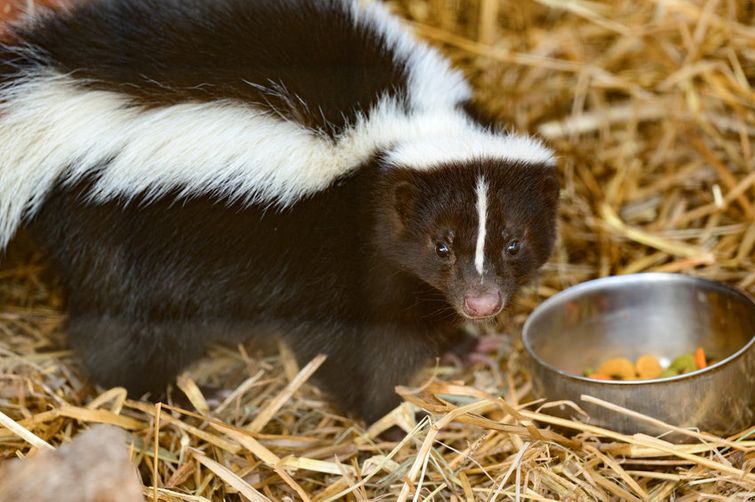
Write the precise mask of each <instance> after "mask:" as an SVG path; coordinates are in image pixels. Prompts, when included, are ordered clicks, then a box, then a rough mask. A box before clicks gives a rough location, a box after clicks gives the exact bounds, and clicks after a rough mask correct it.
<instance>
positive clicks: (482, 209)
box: [474, 176, 488, 276]
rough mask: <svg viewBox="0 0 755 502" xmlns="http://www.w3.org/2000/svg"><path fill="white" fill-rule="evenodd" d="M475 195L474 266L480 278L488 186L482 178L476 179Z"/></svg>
mask: <svg viewBox="0 0 755 502" xmlns="http://www.w3.org/2000/svg"><path fill="white" fill-rule="evenodd" d="M475 193H476V194H477V217H478V225H477V249H476V250H475V256H474V266H475V268H476V269H477V273H478V274H480V276H482V273H483V271H484V266H485V233H486V228H485V227H486V223H487V218H488V184H487V182H486V181H485V178H483V177H482V176H480V177H479V178H477V187H476V188H475Z"/></svg>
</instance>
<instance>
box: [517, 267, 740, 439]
mask: <svg viewBox="0 0 755 502" xmlns="http://www.w3.org/2000/svg"><path fill="white" fill-rule="evenodd" d="M523 341H524V346H525V348H526V350H527V352H528V353H529V356H530V361H531V369H532V378H533V390H534V392H535V394H536V395H537V396H538V397H543V398H546V399H547V400H549V401H561V400H568V401H573V402H574V403H575V404H577V405H578V406H579V407H580V408H582V409H583V410H584V411H585V412H586V413H587V414H588V415H589V417H590V418H589V423H591V424H593V425H598V426H602V427H607V428H610V429H611V430H614V431H618V432H623V433H627V434H633V433H637V432H642V433H645V434H653V435H656V434H662V433H664V432H667V431H666V430H663V429H662V428H659V427H658V426H656V425H653V424H652V423H649V422H648V421H645V420H641V419H638V418H633V417H632V416H628V415H627V414H624V413H620V412H618V411H612V410H610V409H607V408H605V407H602V406H597V405H594V404H591V403H588V402H584V401H581V399H580V398H581V396H582V395H590V396H593V397H596V398H598V399H602V400H604V401H609V402H611V403H614V404H617V405H620V406H622V407H625V408H628V409H631V410H634V411H636V412H639V413H642V414H644V415H648V416H650V417H653V418H655V419H659V420H662V421H663V422H666V423H669V424H671V425H675V426H680V427H697V428H699V429H701V430H703V431H707V432H713V433H717V434H723V435H726V434H732V433H735V432H739V431H742V430H744V429H746V428H747V427H749V426H751V425H753V424H755V301H754V300H753V299H752V298H751V297H750V296H748V295H747V294H745V293H743V292H742V291H739V290H737V289H735V288H731V287H729V286H726V285H723V284H720V283H717V282H713V281H708V280H704V279H697V278H693V277H688V276H685V275H680V274H656V273H647V274H635V275H625V276H615V277H607V278H604V279H597V280H594V281H590V282H586V283H583V284H580V285H577V286H574V287H572V288H569V289H567V290H565V291H563V292H561V293H559V294H557V295H555V296H553V297H552V298H549V299H548V300H547V301H545V302H543V303H542V304H541V305H540V306H539V307H538V308H537V309H535V311H534V312H533V313H532V315H531V316H530V317H529V319H528V320H527V322H526V324H525V326H524V333H523ZM696 347H702V348H703V349H704V350H705V353H706V354H707V355H709V356H711V357H714V358H715V359H717V362H715V363H714V364H711V365H710V366H708V367H707V368H705V369H701V370H697V371H694V372H691V373H686V374H683V375H679V376H675V377H671V378H663V379H655V380H628V381H609V380H596V379H591V378H587V377H584V376H582V372H583V371H584V368H587V367H597V366H598V365H600V364H601V362H603V361H605V360H606V359H609V358H612V357H626V358H629V359H631V360H635V359H636V358H637V357H638V356H640V355H643V354H654V355H656V356H657V357H659V358H660V359H661V360H663V359H666V360H672V359H674V358H675V357H677V356H679V355H682V354H685V353H690V352H693V351H694V350H695V348H696ZM549 412H550V413H554V414H558V415H561V416H567V417H570V418H571V417H576V416H577V413H576V411H575V410H574V409H573V408H571V407H569V406H560V407H559V408H558V409H556V410H555V411H554V410H553V409H551V410H550V411H549Z"/></svg>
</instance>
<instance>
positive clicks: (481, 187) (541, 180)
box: [376, 160, 559, 320]
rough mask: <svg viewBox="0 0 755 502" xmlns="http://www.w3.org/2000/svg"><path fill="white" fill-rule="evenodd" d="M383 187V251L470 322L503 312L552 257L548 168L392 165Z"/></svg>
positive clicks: (553, 181)
mask: <svg viewBox="0 0 755 502" xmlns="http://www.w3.org/2000/svg"><path fill="white" fill-rule="evenodd" d="M382 188H383V190H381V192H382V196H383V199H384V200H383V201H382V203H381V208H382V209H381V211H380V212H379V215H380V216H379V218H378V225H377V229H376V231H377V236H376V237H377V239H378V242H379V244H378V245H379V247H380V248H381V250H382V251H383V252H384V253H385V254H386V255H387V256H388V257H390V258H391V259H392V260H393V261H394V262H395V263H397V264H398V265H399V266H400V267H401V268H402V269H404V270H405V271H408V272H410V273H412V274H414V275H415V276H417V277H419V278H420V279H422V280H424V281H425V282H427V283H428V284H430V285H431V286H433V287H435V288H436V289H438V290H439V291H441V292H442V293H443V294H444V295H445V297H446V299H447V300H448V302H449V303H450V304H451V305H452V306H453V307H454V309H455V310H456V311H457V312H458V313H459V314H461V315H462V316H464V317H466V318H469V319H477V320H480V319H486V318H491V317H493V316H495V315H497V314H498V313H500V312H501V310H502V309H503V308H504V307H505V306H506V304H507V302H508V300H509V299H510V298H511V297H512V295H513V294H514V292H515V291H516V289H517V287H518V286H519V285H521V284H522V283H524V282H526V281H527V280H528V278H530V277H531V276H532V275H533V273H534V272H535V271H536V270H537V269H538V268H539V267H540V266H541V265H543V263H545V261H546V260H547V259H548V257H549V256H550V254H551V251H552V248H553V243H554V240H555V235H556V211H557V206H558V190H559V185H558V179H557V175H556V170H555V168H554V167H553V166H552V165H551V164H549V163H525V162H517V161H513V162H512V161H506V160H473V161H464V162H449V163H445V164H439V165H435V166H433V167H431V168H428V169H409V168H400V167H392V168H389V169H387V170H386V172H385V174H384V176H383V186H382Z"/></svg>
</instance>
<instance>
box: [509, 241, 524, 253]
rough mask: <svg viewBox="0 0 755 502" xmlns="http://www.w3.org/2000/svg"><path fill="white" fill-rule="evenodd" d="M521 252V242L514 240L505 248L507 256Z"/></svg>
mask: <svg viewBox="0 0 755 502" xmlns="http://www.w3.org/2000/svg"><path fill="white" fill-rule="evenodd" d="M521 250H522V243H521V241H518V240H516V239H514V240H513V241H511V242H509V243H508V245H507V246H506V254H507V255H509V256H516V255H518V254H519V251H521Z"/></svg>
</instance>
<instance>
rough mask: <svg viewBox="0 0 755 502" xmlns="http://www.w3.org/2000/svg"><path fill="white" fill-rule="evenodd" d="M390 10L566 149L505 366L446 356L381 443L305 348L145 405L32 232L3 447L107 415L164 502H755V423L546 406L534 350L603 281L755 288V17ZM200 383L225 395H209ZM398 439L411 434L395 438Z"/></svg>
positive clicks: (253, 355)
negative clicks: (717, 427) (536, 324)
mask: <svg viewBox="0 0 755 502" xmlns="http://www.w3.org/2000/svg"><path fill="white" fill-rule="evenodd" d="M6 4H7V2H0V13H3V12H4V13H8V12H9V9H3V7H5V6H6ZM393 5H394V7H395V8H396V10H397V12H399V13H400V14H402V15H403V16H404V17H406V18H408V19H409V20H410V22H412V23H413V24H414V27H415V28H416V30H417V31H418V33H419V34H420V35H421V36H422V37H423V38H425V39H427V40H429V41H430V42H431V43H433V44H437V45H438V46H439V47H441V48H442V50H443V51H444V52H446V53H447V54H449V55H450V56H451V57H452V58H453V59H454V60H455V62H456V63H457V64H458V65H459V66H460V67H462V68H464V70H465V71H466V73H467V75H468V76H469V77H470V79H471V80H472V81H473V82H474V84H475V86H476V88H477V89H479V99H480V100H481V102H483V103H484V104H485V105H487V106H488V107H489V108H490V110H493V111H495V112H496V113H497V114H498V115H499V116H500V118H501V119H502V121H504V122H506V123H509V124H512V126H513V127H515V128H516V129H520V130H529V131H532V132H536V133H539V134H541V135H543V136H544V137H545V138H547V140H548V141H549V142H550V143H551V144H552V145H553V146H554V147H555V148H556V149H557V150H558V152H559V155H560V169H561V173H562V182H563V183H562V186H563V189H562V210H561V226H560V241H559V243H558V247H557V250H556V252H555V254H554V256H553V258H552V260H551V262H550V263H549V264H548V265H547V266H546V267H545V269H544V270H543V273H542V274H541V276H540V278H539V279H538V281H537V282H536V283H535V284H533V285H532V286H531V287H529V288H527V289H526V290H525V291H524V292H523V293H522V294H521V296H520V298H519V300H518V302H517V305H516V307H515V308H514V309H513V310H512V311H511V312H509V313H507V314H506V315H505V316H504V317H505V318H502V319H501V321H500V323H499V326H498V329H497V330H495V331H496V333H494V336H497V337H498V342H499V343H498V345H500V349H499V350H498V353H497V354H494V355H493V356H492V357H491V359H490V360H489V361H487V362H481V363H477V364H476V365H475V366H473V367H471V368H463V367H460V366H459V365H458V364H452V363H447V362H440V363H439V364H438V365H436V366H435V367H434V368H431V369H429V370H428V371H427V372H425V374H423V375H422V376H421V378H420V385H421V386H418V387H412V388H403V389H401V393H402V394H403V395H404V397H405V401H406V402H405V404H404V405H402V407H401V408H399V409H397V410H396V411H395V412H394V413H392V414H391V415H389V416H388V417H386V418H385V419H384V420H382V421H381V422H378V423H377V424H376V425H375V426H373V427H372V428H371V429H366V428H365V427H364V425H363V424H361V423H358V422H354V421H352V420H350V419H348V418H345V417H342V416H340V415H339V414H338V412H337V411H336V410H334V409H333V408H331V407H330V406H329V405H328V404H327V401H326V400H325V399H324V397H323V396H322V395H321V394H320V393H319V392H318V391H317V389H316V388H314V387H313V386H311V385H309V384H308V383H307V380H308V379H309V377H310V375H311V374H312V373H313V372H314V371H315V370H316V368H317V366H318V365H319V364H320V363H321V362H322V361H321V360H314V361H312V362H311V363H309V364H308V365H306V366H305V367H303V368H299V367H297V365H296V363H295V362H294V360H293V358H292V357H291V354H290V352H289V351H288V350H286V349H285V347H275V348H274V350H272V351H271V352H268V353H263V352H261V351H259V349H257V348H254V347H237V348H228V347H216V348H214V349H213V350H212V351H211V357H210V358H207V359H205V360H203V361H202V362H201V363H200V364H198V365H196V366H195V367H193V368H192V369H191V371H189V372H188V373H186V374H185V375H183V376H182V378H181V379H180V380H179V382H178V387H180V388H181V389H183V392H181V391H176V393H177V394H178V393H185V394H186V395H187V396H188V401H189V402H190V403H191V404H186V399H184V400H183V401H182V402H184V403H185V404H181V405H178V404H175V405H174V404H170V403H169V404H161V405H153V404H150V403H147V402H136V401H131V400H128V399H126V397H125V392H124V391H123V390H122V389H110V390H103V389H95V388H93V387H92V386H90V385H89V384H87V383H86V381H85V380H83V378H82V375H81V374H80V372H79V369H78V367H77V366H76V363H75V359H74V357H73V355H72V354H71V352H70V351H68V350H67V348H66V345H65V315H64V312H63V311H62V309H61V304H62V300H61V298H60V293H59V291H58V290H57V288H56V285H55V280H54V274H53V273H52V272H51V271H50V270H49V269H48V267H47V266H46V263H45V261H44V257H43V256H41V255H40V254H39V253H38V252H37V251H36V250H34V248H33V247H32V246H30V245H29V244H28V243H27V242H26V241H25V239H24V238H23V236H21V238H19V239H17V242H15V243H14V244H13V245H12V247H11V249H10V250H9V251H8V253H7V256H6V257H5V258H4V259H3V260H2V266H1V268H0V412H2V413H1V414H0V456H2V457H5V458H10V457H15V456H26V455H29V454H32V453H33V451H34V450H36V449H38V448H41V447H43V443H49V444H52V445H58V444H61V443H64V442H67V441H68V440H69V439H70V438H72V437H75V436H76V435H77V434H79V433H80V432H81V431H82V430H84V429H87V428H89V427H90V426H91V425H92V424H94V423H107V424H113V425H116V426H118V427H120V428H122V429H125V430H126V431H128V432H129V438H130V439H129V440H130V451H129V454H130V456H131V459H132V461H133V463H134V464H135V465H136V466H138V469H139V473H140V475H141V479H142V482H143V484H144V495H145V496H146V497H147V498H152V497H156V498H158V499H160V500H171V501H173V500H189V501H199V500H222V499H224V498H225V499H228V500H238V499H239V498H241V499H249V500H266V499H270V500H298V499H303V500H336V499H347V500H374V499H382V500H397V499H398V500H505V499H511V498H521V499H529V500H564V499H571V500H593V499H594V500H645V499H652V500H667V499H675V500H724V499H726V500H732V499H733V500H748V499H749V500H752V499H755V426H754V427H752V428H750V429H749V430H746V431H742V432H741V433H740V434H737V435H735V436H733V437H730V438H710V437H706V438H704V441H703V442H702V443H699V442H698V443H697V444H691V445H671V444H669V443H667V442H665V441H662V440H659V439H655V438H649V437H645V436H625V435H621V434H617V433H615V432H612V431H608V430H601V429H596V428H594V427H591V426H589V425H586V424H584V423H581V422H577V421H560V420H559V419H555V418H553V417H550V416H549V415H547V412H548V407H547V405H544V403H541V402H534V401H533V399H534V398H533V397H532V396H531V394H530V384H529V380H528V375H527V372H526V368H525V365H524V360H523V355H522V352H521V344H520V342H519V341H518V334H519V332H520V329H521V325H522V323H523V321H524V319H525V318H526V316H527V314H528V313H529V312H530V311H531V310H532V309H533V308H534V307H535V306H536V305H537V304H538V303H539V302H541V301H542V300H543V299H545V298H547V297H549V296H551V295H553V294H554V293H556V292H557V291H560V290H561V289H563V288H565V287H567V286H570V285H573V284H576V283H579V282H581V281H584V280H587V279H591V278H594V277H599V276H605V275H610V274H624V273H630V272H643V271H674V272H683V273H689V274H693V275H697V276H701V277H707V278H712V279H716V280H720V281H723V282H726V283H729V284H732V285H736V286H738V287H740V288H742V289H744V290H745V291H748V292H749V293H751V294H755V152H754V151H753V150H755V141H753V138H755V90H754V86H755V3H753V2H752V1H747V0H699V1H697V0H654V1H650V0H648V1H642V2H637V1H634V0H611V1H606V2H594V1H588V0H569V1H556V0H500V1H499V0H405V1H401V2H395V3H394V4H393ZM200 384H201V385H214V386H218V387H222V388H225V389H228V391H227V392H226V393H225V395H223V396H222V398H221V399H216V400H214V401H213V400H210V401H209V402H208V400H207V399H206V397H205V396H204V395H203V394H202V391H201V390H200V387H199V385H200ZM577 404H578V403H577ZM416 410H425V411H427V412H429V414H428V415H427V417H426V418H425V419H423V420H421V421H419V422H417V421H415V418H414V412H415V411H416ZM393 425H399V426H401V427H403V428H405V429H406V430H408V431H409V433H408V434H407V436H406V437H405V439H403V441H401V442H400V443H393V442H388V441H385V440H383V439H381V437H380V436H379V433H380V432H381V431H382V430H384V429H387V428H388V427H390V426H393ZM554 426H560V428H558V429H554ZM555 430H558V431H559V432H555ZM565 430H571V431H572V432H574V433H576V435H571V434H569V435H562V434H563V431H565ZM0 483H2V481H1V480H0Z"/></svg>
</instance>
